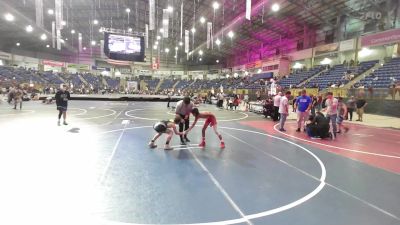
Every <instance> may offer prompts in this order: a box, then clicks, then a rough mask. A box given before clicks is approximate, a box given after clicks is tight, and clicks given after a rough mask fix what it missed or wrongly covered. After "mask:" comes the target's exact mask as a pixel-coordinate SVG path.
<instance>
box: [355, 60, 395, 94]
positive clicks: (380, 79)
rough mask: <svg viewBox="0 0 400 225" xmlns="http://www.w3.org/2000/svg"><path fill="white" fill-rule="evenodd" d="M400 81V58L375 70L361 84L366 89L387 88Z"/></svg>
mask: <svg viewBox="0 0 400 225" xmlns="http://www.w3.org/2000/svg"><path fill="white" fill-rule="evenodd" d="M399 80H400V58H393V59H392V61H390V62H388V63H386V64H384V65H383V66H382V67H381V68H379V69H377V70H375V71H374V72H373V73H371V74H370V76H367V77H365V78H364V79H362V80H361V81H360V82H359V83H360V84H361V85H363V86H365V87H373V88H387V87H389V86H390V85H391V84H394V83H396V81H399Z"/></svg>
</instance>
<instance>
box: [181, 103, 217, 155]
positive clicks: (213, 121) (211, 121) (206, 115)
mask: <svg viewBox="0 0 400 225" xmlns="http://www.w3.org/2000/svg"><path fill="white" fill-rule="evenodd" d="M192 115H193V116H194V117H195V119H194V122H193V124H192V126H190V128H189V129H188V130H187V131H186V133H188V132H189V131H190V130H192V129H193V127H194V126H196V123H197V121H198V120H199V119H206V122H205V123H204V126H203V129H202V131H201V135H202V140H201V143H200V144H199V146H200V147H204V146H206V129H207V127H208V126H210V127H212V128H213V129H214V132H215V134H216V135H217V136H218V138H219V140H220V141H221V145H220V147H221V148H225V143H224V141H223V140H222V135H221V134H220V133H218V130H217V118H215V115H214V114H212V113H211V112H202V113H200V112H199V109H198V108H194V109H192Z"/></svg>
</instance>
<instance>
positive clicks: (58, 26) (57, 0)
mask: <svg viewBox="0 0 400 225" xmlns="http://www.w3.org/2000/svg"><path fill="white" fill-rule="evenodd" d="M62 3H63V2H62V0H55V17H56V29H57V30H62V20H63V18H62V11H63V8H62Z"/></svg>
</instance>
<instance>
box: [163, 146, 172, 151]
mask: <svg viewBox="0 0 400 225" xmlns="http://www.w3.org/2000/svg"><path fill="white" fill-rule="evenodd" d="M164 150H166V151H171V150H174V148H173V147H171V146H169V145H165V146H164Z"/></svg>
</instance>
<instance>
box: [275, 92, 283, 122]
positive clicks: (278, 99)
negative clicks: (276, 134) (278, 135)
mask: <svg viewBox="0 0 400 225" xmlns="http://www.w3.org/2000/svg"><path fill="white" fill-rule="evenodd" d="M281 98H282V92H279V93H278V94H277V95H275V97H274V118H273V119H274V121H278V120H279V119H280V116H279V106H280V103H281Z"/></svg>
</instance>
